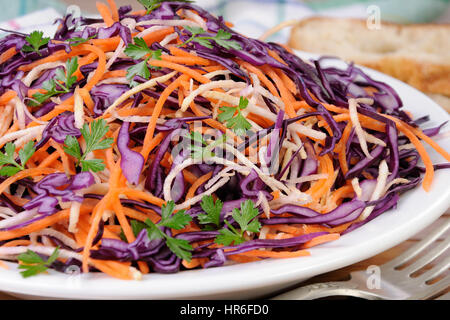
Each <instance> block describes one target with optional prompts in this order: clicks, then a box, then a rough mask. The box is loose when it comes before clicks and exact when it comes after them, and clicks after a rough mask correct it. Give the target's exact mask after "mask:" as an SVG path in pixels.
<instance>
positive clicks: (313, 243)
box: [302, 233, 340, 249]
mask: <svg viewBox="0 0 450 320" xmlns="http://www.w3.org/2000/svg"><path fill="white" fill-rule="evenodd" d="M339 237H340V234H339V233H329V234H324V235H322V236H318V237H315V238H314V239H311V240H309V241H308V242H306V243H305V244H303V246H302V248H304V249H308V248H311V247H315V246H317V245H319V244H322V243H325V242H330V241H334V240H337V239H339Z"/></svg>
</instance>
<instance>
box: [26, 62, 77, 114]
mask: <svg viewBox="0 0 450 320" xmlns="http://www.w3.org/2000/svg"><path fill="white" fill-rule="evenodd" d="M65 69H66V71H64V70H63V69H60V68H58V69H56V71H55V78H54V79H50V80H47V81H45V82H44V83H43V84H42V89H44V90H45V91H47V92H46V93H40V92H38V93H35V94H34V95H33V100H32V102H31V106H33V107H34V106H39V105H41V104H42V103H44V102H45V101H47V100H48V99H50V98H51V97H53V96H55V95H58V94H62V93H68V92H70V88H71V87H72V86H73V85H74V84H75V83H76V82H77V77H76V76H74V73H75V72H76V71H77V70H78V58H77V57H74V58H72V59H69V60H67V61H66V68H65Z"/></svg>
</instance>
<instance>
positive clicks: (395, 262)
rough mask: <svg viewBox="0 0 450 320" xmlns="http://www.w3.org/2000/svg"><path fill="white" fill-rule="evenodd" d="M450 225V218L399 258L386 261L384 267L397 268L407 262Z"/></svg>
mask: <svg viewBox="0 0 450 320" xmlns="http://www.w3.org/2000/svg"><path fill="white" fill-rule="evenodd" d="M449 227H450V219H448V221H447V222H445V223H444V224H443V225H441V226H439V227H438V228H436V229H435V230H434V231H433V232H432V233H430V234H429V235H428V236H427V237H425V238H424V239H423V240H421V241H419V242H418V243H417V244H415V245H414V246H412V247H411V248H409V249H408V250H406V251H405V252H404V253H402V254H401V255H399V256H398V257H397V258H395V259H392V260H391V261H389V262H387V263H385V264H384V265H383V268H395V267H398V266H400V265H402V264H403V263H405V262H407V261H408V260H410V259H411V258H414V257H415V256H417V255H418V254H419V253H420V252H422V251H423V250H424V249H425V248H426V247H428V245H430V244H431V243H433V242H434V241H435V240H436V239H438V238H439V237H440V236H441V235H443V234H444V233H445V232H446V231H447V229H448V228H449Z"/></svg>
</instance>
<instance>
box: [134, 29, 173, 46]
mask: <svg viewBox="0 0 450 320" xmlns="http://www.w3.org/2000/svg"><path fill="white" fill-rule="evenodd" d="M174 31H175V30H174V28H173V27H171V28H167V29H162V30H158V31H154V32H152V33H149V34H146V35H145V36H143V37H142V39H144V41H145V42H146V43H147V45H149V46H150V45H151V44H152V43H154V42H159V41H161V40H163V39H164V38H165V37H166V36H167V35H169V34H171V33H173V32H174Z"/></svg>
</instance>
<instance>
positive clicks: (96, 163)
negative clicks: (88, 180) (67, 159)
mask: <svg viewBox="0 0 450 320" xmlns="http://www.w3.org/2000/svg"><path fill="white" fill-rule="evenodd" d="M108 130H109V126H107V125H106V121H105V120H104V119H99V120H94V121H93V122H92V123H91V127H90V128H89V126H88V125H87V124H86V123H85V124H84V125H83V128H81V130H80V131H81V134H82V136H83V138H84V140H85V142H86V149H85V150H84V153H83V154H81V148H80V144H79V142H78V140H77V138H75V137H74V136H67V137H66V139H65V140H64V144H65V146H64V151H65V152H66V153H67V154H69V155H71V156H73V157H74V158H76V159H77V160H78V161H77V166H78V165H80V166H81V168H82V171H89V170H91V171H93V172H98V171H103V170H104V169H105V164H104V163H103V160H101V159H90V160H86V155H88V154H89V153H90V152H92V151H94V150H103V149H108V148H111V146H112V144H113V142H114V139H113V138H105V135H106V133H107V132H108Z"/></svg>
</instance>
